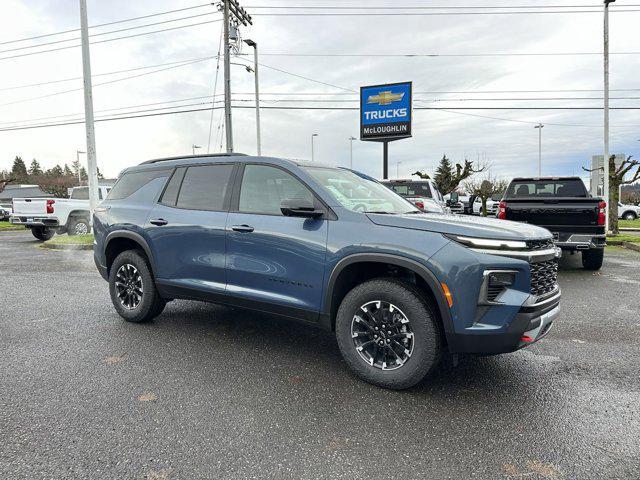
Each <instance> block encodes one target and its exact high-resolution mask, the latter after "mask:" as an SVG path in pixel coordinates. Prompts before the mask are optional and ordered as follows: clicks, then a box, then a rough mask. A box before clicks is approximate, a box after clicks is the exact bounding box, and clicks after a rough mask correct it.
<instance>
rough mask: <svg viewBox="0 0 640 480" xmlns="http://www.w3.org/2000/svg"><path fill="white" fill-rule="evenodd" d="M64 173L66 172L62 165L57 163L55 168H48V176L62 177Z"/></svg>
mask: <svg viewBox="0 0 640 480" xmlns="http://www.w3.org/2000/svg"><path fill="white" fill-rule="evenodd" d="M63 174H64V172H63V171H62V167H60V165H56V166H55V167H53V168H50V169H49V170H47V172H46V175H47V176H48V177H54V178H55V177H62V176H63Z"/></svg>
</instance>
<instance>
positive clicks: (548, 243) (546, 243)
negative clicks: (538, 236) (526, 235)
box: [527, 238, 554, 250]
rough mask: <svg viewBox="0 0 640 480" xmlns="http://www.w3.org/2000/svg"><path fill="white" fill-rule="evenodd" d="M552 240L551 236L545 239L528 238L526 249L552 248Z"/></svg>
mask: <svg viewBox="0 0 640 480" xmlns="http://www.w3.org/2000/svg"><path fill="white" fill-rule="evenodd" d="M553 246H554V245H553V240H552V239H551V238H549V239H547V240H528V241H527V250H544V249H547V248H553Z"/></svg>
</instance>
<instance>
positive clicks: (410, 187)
mask: <svg viewBox="0 0 640 480" xmlns="http://www.w3.org/2000/svg"><path fill="white" fill-rule="evenodd" d="M382 184H383V185H386V186H387V187H389V188H391V189H393V191H394V192H396V193H398V194H400V195H402V196H403V197H423V198H433V195H432V194H431V189H430V188H429V184H428V183H427V182H403V183H396V182H382Z"/></svg>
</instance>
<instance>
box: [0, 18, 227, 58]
mask: <svg viewBox="0 0 640 480" xmlns="http://www.w3.org/2000/svg"><path fill="white" fill-rule="evenodd" d="M221 21H222V19H216V20H208V21H206V22H198V23H190V24H188V25H179V26H177V27H170V28H163V29H160V30H153V31H151V32H143V33H136V34H134V35H125V36H122V37H115V38H107V39H105V40H98V41H95V42H90V44H91V45H95V44H98V43H106V42H114V41H116V40H124V39H126V38H134V37H142V36H144V35H152V34H154V33H161V32H168V31H171V30H178V29H180V28H187V27H195V26H198V25H206V24H209V23H216V22H221ZM79 46H80V45H67V46H64V47H56V48H50V49H48V50H40V51H38V52H28V53H21V54H18V55H11V56H8V57H0V60H9V59H12V58H20V57H28V56H31V55H39V54H41V53H49V52H57V51H60V50H67V49H69V48H77V47H79Z"/></svg>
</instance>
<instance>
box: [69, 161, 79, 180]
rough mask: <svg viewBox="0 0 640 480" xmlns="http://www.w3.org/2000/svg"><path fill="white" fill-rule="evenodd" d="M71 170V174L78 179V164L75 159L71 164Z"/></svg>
mask: <svg viewBox="0 0 640 480" xmlns="http://www.w3.org/2000/svg"><path fill="white" fill-rule="evenodd" d="M71 169H72V170H73V174H74V175H75V176H76V177H78V172H79V171H80V162H79V161H78V159H77V158H76V159H75V160H74V161H73V162H72V163H71Z"/></svg>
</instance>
